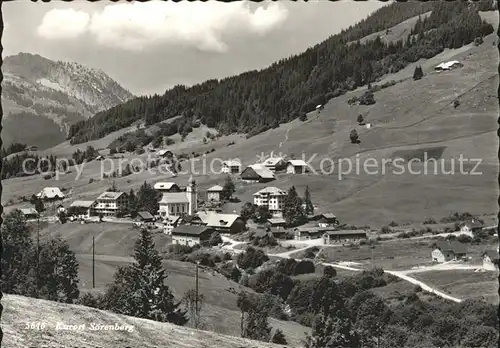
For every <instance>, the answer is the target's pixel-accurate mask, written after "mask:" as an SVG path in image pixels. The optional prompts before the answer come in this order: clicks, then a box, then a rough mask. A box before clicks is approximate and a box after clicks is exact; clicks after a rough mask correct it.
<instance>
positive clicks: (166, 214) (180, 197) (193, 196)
mask: <svg viewBox="0 0 500 348" xmlns="http://www.w3.org/2000/svg"><path fill="white" fill-rule="evenodd" d="M159 205H160V209H159V210H158V214H159V215H160V217H161V219H162V220H166V219H169V218H171V217H178V216H181V215H194V214H195V213H196V211H197V210H198V192H197V189H196V182H195V180H194V179H193V177H192V176H191V177H190V178H189V184H188V186H187V187H186V188H185V189H184V190H182V189H181V190H180V192H165V191H164V192H163V197H162V199H161V200H160V202H159Z"/></svg>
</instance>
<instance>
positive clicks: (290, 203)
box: [283, 186, 304, 226]
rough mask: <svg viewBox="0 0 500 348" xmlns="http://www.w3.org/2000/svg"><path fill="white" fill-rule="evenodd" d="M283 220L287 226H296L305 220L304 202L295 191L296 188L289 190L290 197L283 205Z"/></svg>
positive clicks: (288, 196) (287, 197)
mask: <svg viewBox="0 0 500 348" xmlns="http://www.w3.org/2000/svg"><path fill="white" fill-rule="evenodd" d="M283 218H284V219H285V221H286V223H287V225H291V226H293V225H296V224H299V223H301V222H302V221H303V220H304V210H303V209H302V200H301V199H300V197H299V196H298V194H297V191H296V190H295V186H292V187H291V188H290V189H289V190H288V195H287V196H286V198H285V202H284V205H283Z"/></svg>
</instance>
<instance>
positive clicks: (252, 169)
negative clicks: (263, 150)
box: [241, 164, 275, 182]
mask: <svg viewBox="0 0 500 348" xmlns="http://www.w3.org/2000/svg"><path fill="white" fill-rule="evenodd" d="M241 179H242V180H243V181H246V182H269V181H272V180H274V179H275V176H274V173H273V172H272V171H270V170H269V169H268V168H266V167H264V166H263V165H261V164H251V165H249V166H248V167H246V168H245V170H243V172H242V173H241Z"/></svg>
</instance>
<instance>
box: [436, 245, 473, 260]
mask: <svg viewBox="0 0 500 348" xmlns="http://www.w3.org/2000/svg"><path fill="white" fill-rule="evenodd" d="M466 255H467V248H466V246H465V244H463V243H459V242H446V241H439V242H438V243H436V246H435V248H434V250H432V253H431V256H432V261H433V262H439V263H442V262H446V261H452V260H461V259H463V258H465V256H466Z"/></svg>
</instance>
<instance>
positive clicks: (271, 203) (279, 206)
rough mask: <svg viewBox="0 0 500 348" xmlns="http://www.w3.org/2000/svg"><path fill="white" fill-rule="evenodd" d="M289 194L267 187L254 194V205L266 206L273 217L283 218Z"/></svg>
mask: <svg viewBox="0 0 500 348" xmlns="http://www.w3.org/2000/svg"><path fill="white" fill-rule="evenodd" d="M286 196H287V193H286V192H285V191H283V190H282V189H279V188H277V187H266V188H264V189H262V190H260V191H258V192H256V193H254V194H253V203H254V204H255V205H256V206H259V207H261V206H264V207H267V208H268V209H269V212H270V213H271V214H273V216H281V215H282V211H283V205H284V203H285V198H286Z"/></svg>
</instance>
